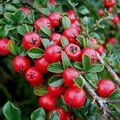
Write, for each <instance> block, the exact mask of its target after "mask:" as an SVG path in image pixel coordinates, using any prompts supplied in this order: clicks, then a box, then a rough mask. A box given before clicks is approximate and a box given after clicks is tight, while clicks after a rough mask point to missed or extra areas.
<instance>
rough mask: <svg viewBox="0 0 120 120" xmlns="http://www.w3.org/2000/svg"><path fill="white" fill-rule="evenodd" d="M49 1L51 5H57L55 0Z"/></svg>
mask: <svg viewBox="0 0 120 120" xmlns="http://www.w3.org/2000/svg"><path fill="white" fill-rule="evenodd" d="M49 3H50V4H52V5H53V6H55V5H57V3H56V1H55V0H49Z"/></svg>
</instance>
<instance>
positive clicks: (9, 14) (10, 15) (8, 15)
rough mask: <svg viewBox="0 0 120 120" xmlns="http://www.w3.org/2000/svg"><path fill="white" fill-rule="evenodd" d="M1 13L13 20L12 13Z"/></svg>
mask: <svg viewBox="0 0 120 120" xmlns="http://www.w3.org/2000/svg"><path fill="white" fill-rule="evenodd" d="M3 15H4V17H5V18H6V19H7V20H10V21H13V14H12V13H9V12H6V13H4V14H3Z"/></svg>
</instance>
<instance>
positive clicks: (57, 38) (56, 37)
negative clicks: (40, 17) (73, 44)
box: [50, 33, 61, 45]
mask: <svg viewBox="0 0 120 120" xmlns="http://www.w3.org/2000/svg"><path fill="white" fill-rule="evenodd" d="M60 39H61V34H59V33H53V34H51V36H50V40H51V41H53V42H54V43H55V44H56V45H60V44H61V40H60Z"/></svg>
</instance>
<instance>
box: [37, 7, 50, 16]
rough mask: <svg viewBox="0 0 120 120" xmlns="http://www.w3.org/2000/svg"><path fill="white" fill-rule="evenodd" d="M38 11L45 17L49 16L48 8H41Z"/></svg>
mask: <svg viewBox="0 0 120 120" xmlns="http://www.w3.org/2000/svg"><path fill="white" fill-rule="evenodd" d="M39 11H40V12H41V13H42V14H44V15H46V16H49V15H50V10H49V9H48V8H43V7H41V8H40V9H39Z"/></svg>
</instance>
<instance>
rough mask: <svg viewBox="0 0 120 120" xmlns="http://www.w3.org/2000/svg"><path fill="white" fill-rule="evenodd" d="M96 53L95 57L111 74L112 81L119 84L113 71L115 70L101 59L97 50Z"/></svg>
mask: <svg viewBox="0 0 120 120" xmlns="http://www.w3.org/2000/svg"><path fill="white" fill-rule="evenodd" d="M96 54H97V58H98V60H99V61H100V63H102V64H103V65H104V66H105V67H106V68H107V70H108V72H109V73H110V74H111V76H112V77H113V79H114V81H115V82H116V83H117V84H118V85H119V86H120V79H119V77H118V76H117V74H116V73H115V71H114V70H113V69H112V68H111V67H110V66H109V65H108V64H107V63H106V62H105V61H104V60H103V59H102V57H101V56H100V54H99V53H98V52H96Z"/></svg>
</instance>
